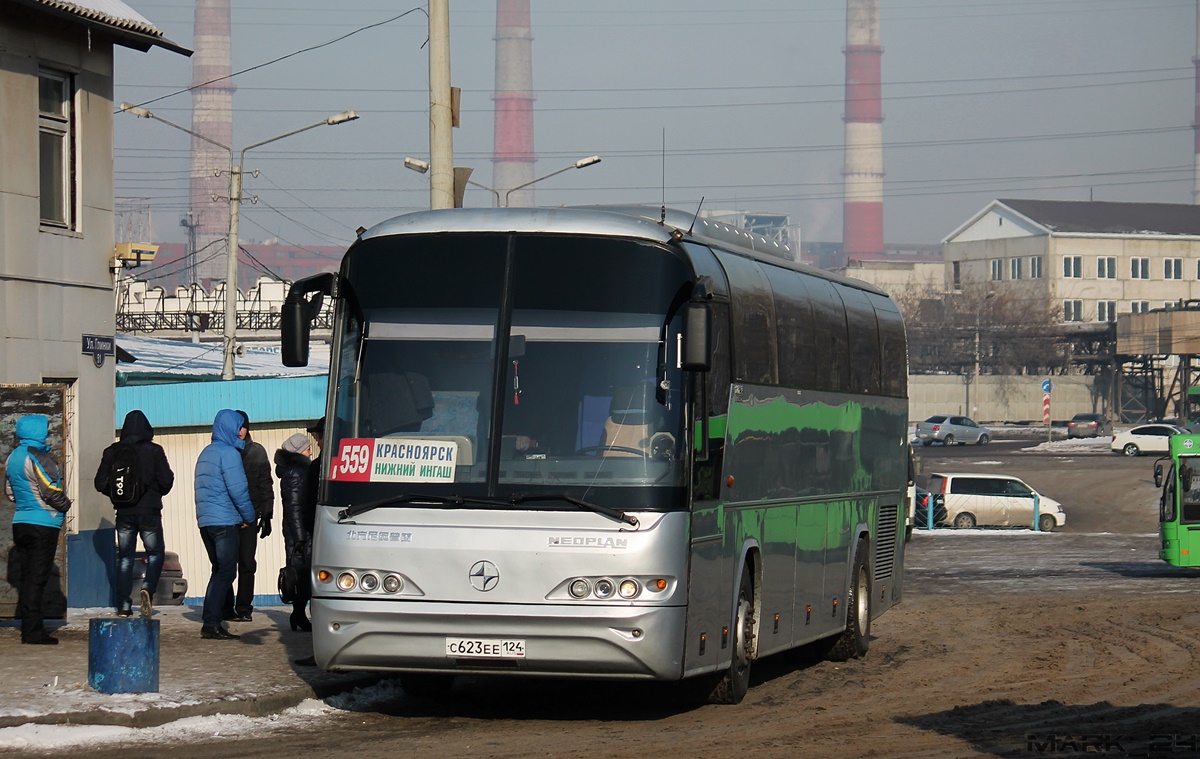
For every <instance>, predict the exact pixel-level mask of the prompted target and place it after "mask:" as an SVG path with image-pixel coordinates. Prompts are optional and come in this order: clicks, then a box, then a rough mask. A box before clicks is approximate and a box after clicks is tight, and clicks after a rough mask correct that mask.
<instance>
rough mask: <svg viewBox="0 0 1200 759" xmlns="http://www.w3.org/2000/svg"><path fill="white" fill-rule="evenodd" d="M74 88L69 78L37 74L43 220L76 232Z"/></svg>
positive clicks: (69, 76)
mask: <svg viewBox="0 0 1200 759" xmlns="http://www.w3.org/2000/svg"><path fill="white" fill-rule="evenodd" d="M74 103H75V86H74V82H73V81H72V77H71V75H70V74H64V73H62V72H58V71H46V70H42V71H39V72H38V172H39V175H40V181H41V184H40V193H41V220H42V224H43V225H45V226H51V227H59V228H61V229H74V228H75V150H74V145H75V105H74Z"/></svg>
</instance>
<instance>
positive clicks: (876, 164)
mask: <svg viewBox="0 0 1200 759" xmlns="http://www.w3.org/2000/svg"><path fill="white" fill-rule="evenodd" d="M845 54H846V114H845V116H844V119H845V122H846V144H845V151H846V158H845V164H844V166H843V169H842V176H843V178H844V179H843V181H844V190H843V193H844V194H843V205H842V253H843V256H844V258H845V259H846V260H849V259H851V258H855V259H859V260H862V259H864V258H881V257H883V106H882V103H881V102H880V97H881V94H882V87H881V77H880V71H881V64H882V59H883V48H882V47H881V46H880V44H879V0H847V2H846V50H845Z"/></svg>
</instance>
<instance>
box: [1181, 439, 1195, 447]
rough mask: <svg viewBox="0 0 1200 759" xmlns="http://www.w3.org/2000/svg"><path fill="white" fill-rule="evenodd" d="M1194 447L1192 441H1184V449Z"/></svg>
mask: <svg viewBox="0 0 1200 759" xmlns="http://www.w3.org/2000/svg"><path fill="white" fill-rule="evenodd" d="M1192 445H1193V443H1192V441H1191V440H1184V441H1183V447H1184V448H1191V447H1192Z"/></svg>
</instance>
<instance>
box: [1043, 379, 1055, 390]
mask: <svg viewBox="0 0 1200 759" xmlns="http://www.w3.org/2000/svg"><path fill="white" fill-rule="evenodd" d="M1053 387H1054V383H1052V382H1051V381H1050V380H1048V379H1044V380H1042V392H1043V393H1049V392H1050V390H1051V388H1053Z"/></svg>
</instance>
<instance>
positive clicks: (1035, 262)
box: [1029, 256, 1200, 279]
mask: <svg viewBox="0 0 1200 759" xmlns="http://www.w3.org/2000/svg"><path fill="white" fill-rule="evenodd" d="M1196 271H1197V272H1200V268H1198V269H1196ZM1029 278H1030V279H1041V278H1042V257H1041V256H1030V257H1029Z"/></svg>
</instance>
